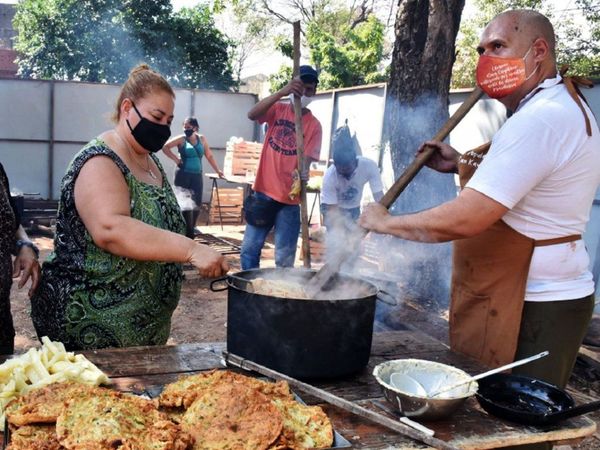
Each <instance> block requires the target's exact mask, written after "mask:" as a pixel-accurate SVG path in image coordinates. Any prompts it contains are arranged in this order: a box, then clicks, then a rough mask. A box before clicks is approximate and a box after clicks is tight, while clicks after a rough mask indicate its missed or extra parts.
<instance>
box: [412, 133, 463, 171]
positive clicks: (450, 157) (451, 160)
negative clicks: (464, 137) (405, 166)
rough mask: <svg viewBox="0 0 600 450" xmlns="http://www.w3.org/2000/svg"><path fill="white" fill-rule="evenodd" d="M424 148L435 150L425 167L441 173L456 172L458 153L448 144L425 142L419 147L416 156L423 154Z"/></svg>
mask: <svg viewBox="0 0 600 450" xmlns="http://www.w3.org/2000/svg"><path fill="white" fill-rule="evenodd" d="M426 147H433V148H435V152H434V153H433V154H432V155H431V158H429V160H428V161H427V163H426V166H427V167H430V168H432V169H434V170H437V171H438V172H442V173H456V172H458V158H459V157H460V153H458V152H457V151H456V150H455V149H454V148H452V147H451V146H449V145H448V144H444V143H443V142H439V141H427V142H425V143H424V144H423V145H421V147H419V150H417V155H418V154H420V153H423V152H424V151H425V148H426Z"/></svg>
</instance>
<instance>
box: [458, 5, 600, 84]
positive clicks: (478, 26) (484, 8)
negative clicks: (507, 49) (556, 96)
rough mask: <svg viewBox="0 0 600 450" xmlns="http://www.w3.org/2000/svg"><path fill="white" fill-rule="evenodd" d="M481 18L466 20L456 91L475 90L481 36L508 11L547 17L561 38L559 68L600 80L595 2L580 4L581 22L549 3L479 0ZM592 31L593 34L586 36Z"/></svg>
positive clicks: (599, 36) (599, 19) (599, 33)
mask: <svg viewBox="0 0 600 450" xmlns="http://www.w3.org/2000/svg"><path fill="white" fill-rule="evenodd" d="M474 3H475V6H476V10H477V14H475V16H474V17H473V18H471V19H468V20H465V21H464V23H462V24H461V27H460V37H459V39H458V41H457V44H456V47H457V57H456V63H455V64H454V69H453V74H452V87H453V88H465V87H473V86H475V68H476V66H477V52H476V51H475V49H476V47H477V44H478V43H479V36H480V34H481V32H482V31H483V28H484V27H485V25H486V24H487V23H488V22H489V21H490V20H491V19H492V18H493V17H494V16H496V15H497V14H499V13H501V12H502V11H505V10H507V9H521V8H526V9H535V10H537V11H540V12H542V13H543V14H545V15H546V16H547V17H548V18H549V19H550V20H551V21H552V22H553V25H554V29H555V33H556V35H557V61H558V64H559V66H560V65H562V64H568V65H569V68H570V69H569V72H568V73H569V74H572V75H583V76H592V77H598V76H600V44H599V43H598V42H600V41H599V39H600V8H599V7H598V6H597V2H596V3H594V1H593V0H576V2H575V5H576V6H575V5H574V8H573V9H579V10H581V12H582V17H581V20H579V21H574V20H572V19H569V18H565V17H564V13H566V12H568V10H567V9H562V10H561V9H555V6H554V5H555V4H554V3H553V2H549V1H548V0H475V2H474ZM582 29H588V30H589V34H588V33H585V32H582Z"/></svg>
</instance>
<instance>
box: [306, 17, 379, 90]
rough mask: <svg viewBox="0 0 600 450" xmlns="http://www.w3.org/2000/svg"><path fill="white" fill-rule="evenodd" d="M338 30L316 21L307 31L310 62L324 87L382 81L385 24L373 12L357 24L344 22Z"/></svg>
mask: <svg viewBox="0 0 600 450" xmlns="http://www.w3.org/2000/svg"><path fill="white" fill-rule="evenodd" d="M336 31H337V33H333V32H331V31H326V30H324V29H323V28H322V27H320V26H319V25H318V23H317V22H313V23H311V24H309V26H308V30H307V33H306V39H307V42H308V48H309V49H310V59H311V62H312V63H313V64H314V65H315V66H316V67H317V68H318V69H320V71H321V75H320V77H319V84H320V85H321V87H322V88H323V89H328V88H337V87H348V86H359V85H361V84H367V83H374V82H377V81H383V80H384V76H383V75H382V73H381V70H378V69H379V65H380V63H381V60H382V58H383V43H384V31H385V28H384V26H383V24H382V23H381V22H380V21H379V20H378V19H377V18H376V17H375V16H374V15H373V14H371V15H369V16H368V18H367V19H366V21H364V22H360V23H358V24H357V25H356V26H354V27H352V26H351V24H345V25H343V26H341V27H340V28H337V30H336ZM336 34H337V36H336Z"/></svg>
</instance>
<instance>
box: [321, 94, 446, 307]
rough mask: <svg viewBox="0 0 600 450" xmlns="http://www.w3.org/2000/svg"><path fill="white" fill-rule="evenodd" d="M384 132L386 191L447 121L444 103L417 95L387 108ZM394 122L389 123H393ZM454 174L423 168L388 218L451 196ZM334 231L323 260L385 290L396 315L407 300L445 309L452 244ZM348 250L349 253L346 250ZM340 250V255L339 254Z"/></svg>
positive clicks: (439, 202) (431, 97) (384, 177)
mask: <svg viewBox="0 0 600 450" xmlns="http://www.w3.org/2000/svg"><path fill="white" fill-rule="evenodd" d="M387 112H388V117H386V120H388V130H393V134H394V136H393V139H390V140H388V142H387V143H384V149H385V150H387V154H386V153H384V155H383V158H382V161H383V173H382V175H383V179H384V184H385V185H386V186H387V187H390V186H391V185H392V183H393V182H394V180H395V179H397V178H398V177H400V175H401V174H403V173H404V171H405V170H406V168H407V167H408V166H409V165H410V164H411V163H412V162H413V161H414V158H415V155H416V152H417V149H418V148H419V147H420V146H421V144H422V143H423V142H424V141H426V140H430V139H432V138H433V137H434V136H435V135H436V134H437V132H438V130H439V129H440V128H441V127H442V125H443V123H444V122H445V121H446V120H447V117H448V116H447V114H448V105H447V104H445V103H444V102H443V101H441V100H440V99H439V98H438V97H436V96H433V95H425V96H422V97H420V98H418V99H416V100H415V101H413V102H411V103H410V104H400V103H395V104H388V107H387ZM392 122H393V123H392ZM456 193H457V189H456V183H455V180H454V176H453V175H450V174H440V173H438V172H436V171H433V170H431V169H429V168H426V167H425V168H423V169H422V170H421V171H420V173H419V174H418V175H417V176H416V177H415V178H414V179H413V180H412V182H411V183H410V184H409V185H408V187H407V188H406V189H405V190H404V192H403V193H401V194H400V196H399V198H398V200H397V201H396V202H395V203H394V204H393V205H392V207H391V208H390V212H391V214H393V215H398V214H407V213H411V212H416V211H422V210H424V209H428V208H432V207H435V206H437V205H439V204H441V203H444V202H446V201H449V200H451V199H453V198H455V196H456ZM363 237H364V234H363V231H362V230H356V229H354V231H353V230H352V228H348V229H346V230H341V231H340V229H339V227H336V228H335V229H331V230H330V229H328V233H327V241H326V245H327V254H326V257H327V260H328V261H332V260H333V258H336V257H339V255H340V254H341V255H344V256H345V258H344V263H343V265H342V268H341V270H342V272H344V273H346V274H349V275H352V276H355V277H359V278H361V277H365V278H367V279H368V280H369V281H372V282H374V283H375V284H376V285H377V286H378V287H380V288H382V289H384V290H386V291H387V292H388V293H389V294H391V296H392V297H393V298H394V299H395V301H396V303H397V306H393V307H390V308H389V309H390V311H388V313H389V314H392V315H393V314H395V313H398V310H399V309H400V308H402V307H403V304H404V303H405V302H407V301H409V300H410V302H411V303H418V304H419V305H421V306H423V309H424V310H428V311H430V312H431V313H434V314H436V313H439V312H440V311H443V310H445V309H446V308H447V305H448V302H449V296H450V279H451V270H452V260H451V244H449V243H444V244H430V243H420V242H410V241H406V240H403V239H399V238H396V237H393V236H389V235H378V234H374V233H371V234H369V235H368V236H367V238H364V239H363ZM349 251H351V252H349ZM344 252H345V253H344Z"/></svg>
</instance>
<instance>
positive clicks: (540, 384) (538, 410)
mask: <svg viewBox="0 0 600 450" xmlns="http://www.w3.org/2000/svg"><path fill="white" fill-rule="evenodd" d="M478 383H479V389H478V391H477V400H478V401H479V404H480V405H481V407H482V408H483V409H485V410H486V411H487V412H488V413H489V414H492V415H494V416H497V417H500V418H502V419H507V420H510V421H512V422H517V423H521V424H525V425H552V424H554V423H556V422H559V421H561V420H565V419H569V418H571V417H575V416H579V415H581V414H586V413H589V412H592V411H596V410H597V409H600V400H599V401H595V402H591V403H587V404H585V405H580V406H575V402H574V401H573V397H571V396H570V395H569V394H568V393H567V392H565V391H564V390H563V389H560V388H559V387H557V386H554V385H553V384H549V383H546V382H544V381H541V380H536V379H535V378H531V377H526V376H522V375H511V374H506V373H499V374H496V375H491V376H489V377H486V378H483V379H481V380H479V382H478Z"/></svg>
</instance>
